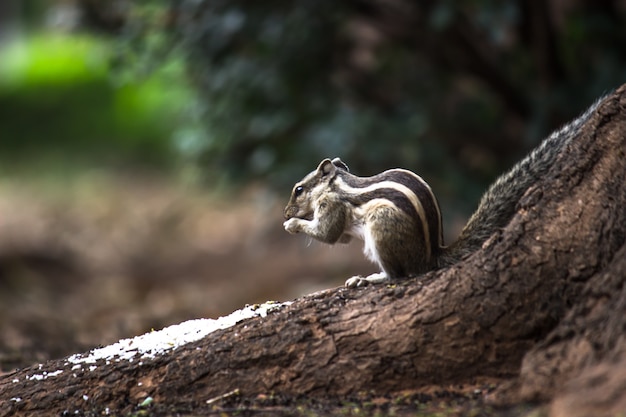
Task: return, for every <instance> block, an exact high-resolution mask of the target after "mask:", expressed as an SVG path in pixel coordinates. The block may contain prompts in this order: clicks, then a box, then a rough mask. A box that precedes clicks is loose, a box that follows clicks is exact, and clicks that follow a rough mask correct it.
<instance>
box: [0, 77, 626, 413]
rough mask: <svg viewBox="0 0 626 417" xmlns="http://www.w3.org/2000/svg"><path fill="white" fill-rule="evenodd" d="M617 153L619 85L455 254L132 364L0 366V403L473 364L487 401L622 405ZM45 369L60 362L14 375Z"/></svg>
mask: <svg viewBox="0 0 626 417" xmlns="http://www.w3.org/2000/svg"><path fill="white" fill-rule="evenodd" d="M625 150H626V86H623V87H621V88H620V89H619V90H617V91H616V92H615V93H614V94H613V95H611V96H610V97H608V98H607V99H606V100H605V101H604V103H602V104H601V105H600V106H599V108H598V110H597V112H596V113H595V114H594V115H593V116H592V117H591V119H590V120H589V121H588V122H587V123H586V124H585V125H584V126H583V127H582V129H581V131H580V134H579V136H578V138H577V139H575V140H574V141H573V143H572V144H571V145H570V146H568V147H567V148H566V149H565V150H564V151H563V152H562V155H561V156H560V157H559V159H558V160H557V161H556V163H555V164H554V166H553V168H552V170H551V171H550V172H549V174H548V175H546V176H545V178H543V179H541V180H540V181H538V182H537V183H536V184H535V185H533V186H532V187H531V188H530V189H529V190H528V191H527V192H526V193H525V195H524V197H523V198H522V199H521V201H520V202H519V209H518V211H517V213H516V215H515V216H514V217H513V219H512V220H511V222H510V223H509V225H508V226H507V227H506V228H504V229H503V230H502V231H500V232H498V233H496V234H495V235H494V236H492V237H491V238H490V239H489V240H488V241H487V242H486V243H485V244H484V245H483V247H482V248H480V249H479V250H478V251H477V252H476V253H475V254H474V255H472V256H471V257H469V258H467V259H466V260H464V261H463V262H461V263H459V264H457V265H455V266H453V267H450V268H448V269H444V270H441V271H437V272H435V273H430V274H427V275H425V276H422V277H419V278H417V279H413V280H409V281H405V282H401V283H398V284H397V285H395V286H382V287H369V288H365V289H355V290H347V289H344V288H338V289H332V290H328V291H325V292H322V293H318V294H313V295H310V296H307V297H303V298H301V299H298V300H296V301H295V302H294V303H293V304H292V305H291V306H289V307H286V308H284V309H281V310H279V311H277V312H275V313H272V314H270V315H268V316H267V317H266V318H254V319H249V320H246V321H244V322H241V323H239V324H238V325H236V326H234V327H231V328H229V329H226V330H221V331H217V332H215V333H212V334H210V335H209V336H207V337H206V338H204V339H203V340H201V341H198V342H195V343H191V344H188V345H185V346H183V347H181V348H178V349H176V350H174V351H173V352H172V353H170V354H166V355H162V356H160V357H157V358H156V359H153V360H145V361H143V362H142V363H141V364H139V363H137V361H135V362H127V361H122V362H113V363H112V364H110V365H105V364H97V365H98V368H97V369H96V370H94V371H88V370H84V371H75V372H73V371H70V369H71V364H70V365H68V364H67V363H66V361H65V360H60V361H51V362H49V363H46V364H43V365H42V366H41V367H33V368H30V369H24V370H20V371H17V372H15V373H12V374H10V375H4V376H2V377H0V416H3V415H8V414H11V413H13V412H18V413H23V414H29V413H32V412H33V411H35V410H46V411H48V412H57V413H59V412H63V411H64V410H69V411H70V412H73V411H72V410H86V409H89V410H94V412H96V411H97V412H102V410H104V409H105V407H109V408H110V409H111V410H117V411H121V412H125V411H128V410H130V409H131V408H132V407H133V406H134V405H136V404H137V403H138V402H140V401H141V400H142V399H144V398H145V397H146V396H148V395H150V396H152V397H153V398H154V399H155V401H157V402H161V403H169V404H180V405H188V406H189V405H190V404H199V403H204V402H205V400H206V399H209V398H213V397H216V396H219V395H221V394H224V393H227V392H229V391H231V390H234V389H239V390H240V391H241V393H242V395H246V396H248V395H249V396H253V395H256V394H259V393H268V392H275V393H283V394H288V395H307V396H320V397H321V396H323V397H332V396H344V395H347V394H352V393H357V392H363V391H371V392H375V393H379V394H382V393H389V392H394V391H398V390H402V389H415V388H419V387H421V386H425V385H432V384H450V383H463V382H468V381H471V380H473V379H475V378H478V377H498V378H508V379H510V381H512V383H511V384H509V385H508V388H507V389H504V390H502V391H501V392H499V393H498V394H497V395H496V396H495V398H494V399H495V400H496V401H499V402H519V401H525V400H539V401H550V400H553V402H552V404H551V408H550V410H551V414H552V415H554V416H583V415H594V416H603V415H607V416H608V415H615V414H616V413H618V412H620V411H624V410H626V400H625V398H624V397H625V394H624V392H625V387H626V342H625V336H624V334H625V333H626V332H625V330H626V329H625V325H626V318H625V317H626V314H625V313H626V289H625V288H624V281H625V278H626V246H625V236H626V191H625V184H626V158H625ZM59 369H63V370H67V371H66V372H63V373H62V374H60V375H57V376H55V377H51V378H48V379H45V380H42V381H36V380H29V379H28V377H29V376H30V375H33V374H35V373H37V374H42V373H43V372H44V371H47V372H54V371H56V370H59ZM73 374H74V375H75V376H74V375H73ZM14 381H17V382H14ZM139 383H141V384H139ZM586 392H588V393H589V394H588V395H584V394H581V393H586ZM598 393H601V395H600V394H598ZM84 395H85V396H87V398H88V400H84V399H83V396H84ZM16 397H19V398H20V399H21V401H20V402H16V401H14V400H13V401H11V400H10V399H11V398H16ZM98 410H99V411H98Z"/></svg>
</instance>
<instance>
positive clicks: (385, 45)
mask: <svg viewBox="0 0 626 417" xmlns="http://www.w3.org/2000/svg"><path fill="white" fill-rule="evenodd" d="M79 4H80V6H81V10H82V12H83V17H84V19H83V23H84V24H85V25H86V27H88V28H91V29H98V30H99V31H101V32H102V33H107V34H110V35H112V36H113V37H115V38H116V39H121V40H122V41H124V42H125V43H124V44H125V45H126V48H125V49H124V51H123V52H124V53H122V54H120V55H118V58H119V59H120V60H119V62H118V64H119V65H121V66H126V67H127V66H128V65H129V64H131V65H134V64H136V63H137V62H142V63H144V64H146V63H147V67H150V68H154V69H157V68H159V65H160V64H161V63H163V62H168V61H167V60H166V61H164V60H163V57H164V53H165V52H168V53H169V56H172V55H174V56H179V57H181V56H182V57H183V59H184V63H185V68H186V70H187V74H188V76H189V79H190V80H191V82H192V83H193V85H194V86H196V87H197V91H198V93H199V95H200V99H199V101H198V103H197V106H195V108H194V109H193V112H194V114H195V117H196V120H201V124H202V126H203V127H204V130H203V132H202V133H199V132H198V131H197V130H194V131H193V132H191V133H190V132H188V133H187V134H181V135H179V136H178V144H177V149H178V150H179V151H181V152H183V153H184V154H185V155H186V156H187V157H190V158H191V159H187V161H190V160H195V161H196V163H199V164H200V165H199V166H201V167H202V169H201V172H202V173H203V175H204V176H205V177H207V178H211V179H216V178H227V179H229V180H232V179H237V180H244V181H249V180H250V179H261V180H264V181H267V182H268V183H269V184H271V185H273V186H278V187H284V186H286V185H289V184H291V183H292V182H293V181H294V179H296V178H299V176H301V175H302V174H303V173H304V172H307V171H308V170H310V169H312V168H313V167H314V166H315V164H316V162H317V161H318V160H320V159H321V158H322V157H327V156H336V155H339V156H341V157H342V158H343V159H344V160H345V161H346V162H348V164H349V165H350V166H351V167H352V169H353V171H355V172H357V173H359V174H363V175H369V174H373V173H375V172H377V171H380V170H382V169H385V168H389V167H398V166H402V167H407V168H410V169H413V170H415V171H417V172H419V173H420V174H422V175H423V176H425V177H426V178H427V179H428V180H429V181H430V182H432V183H433V186H434V187H435V189H437V191H438V194H439V195H440V198H442V199H443V200H444V201H448V200H449V199H453V200H456V201H457V203H458V202H459V201H468V203H465V206H464V205H463V204H461V205H460V206H459V207H462V208H463V209H464V210H466V211H467V210H469V209H471V208H472V207H473V205H474V202H475V200H476V198H477V196H478V195H479V194H480V191H481V190H482V189H483V188H484V186H485V184H486V183H487V182H489V181H490V180H491V179H493V178H494V177H495V176H496V175H497V174H498V173H500V172H501V171H502V170H504V169H506V168H507V167H508V166H510V165H511V164H512V163H514V161H515V160H517V159H519V158H520V157H521V156H522V155H523V154H524V153H525V152H527V151H528V150H529V149H530V148H532V147H533V146H535V145H536V144H537V143H538V142H539V141H540V140H541V139H542V138H543V137H544V136H545V135H546V134H547V133H548V132H549V131H550V130H551V129H554V128H555V127H557V126H559V125H560V124H562V123H564V122H566V121H568V120H569V119H571V118H573V117H575V116H576V115H577V114H579V113H580V112H581V111H582V110H583V109H584V108H585V107H586V106H587V105H589V103H590V102H591V101H593V100H594V99H595V98H597V97H598V96H600V95H601V94H603V93H606V92H607V91H610V90H611V89H612V88H614V87H616V86H617V85H619V84H621V83H623V82H624V81H625V80H626V65H625V64H626V54H624V51H625V50H626V30H624V27H625V26H624V24H625V19H624V18H625V17H626V2H624V1H617V0H607V1H591V0H587V1H583V0H581V1H558V2H557V1H549V2H527V1H520V0H507V1H504V2H492V1H484V0H478V1H477V0H468V1H460V2H459V1H446V0H438V1H433V0H430V1H420V2H412V1H408V0H394V1H386V0H383V1H376V0H374V1H372V0H351V1H346V2H320V1H314V0H298V1H294V2H290V3H285V2H280V1H264V2H249V1H238V0H229V1H225V0H211V1H209V0H173V1H151V2H146V1H132V0H116V1H105V0H81V1H80V2H79ZM452 196H454V197H452Z"/></svg>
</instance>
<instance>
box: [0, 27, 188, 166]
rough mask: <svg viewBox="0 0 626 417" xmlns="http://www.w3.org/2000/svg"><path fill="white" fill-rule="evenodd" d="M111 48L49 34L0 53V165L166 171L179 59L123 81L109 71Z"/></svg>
mask: <svg viewBox="0 0 626 417" xmlns="http://www.w3.org/2000/svg"><path fill="white" fill-rule="evenodd" d="M112 47H113V44H112V43H111V42H110V41H105V40H103V39H99V38H97V37H94V36H89V35H85V34H66V33H60V32H54V31H49V32H40V33H34V34H32V35H30V36H28V37H24V38H16V39H15V40H13V41H12V42H9V43H6V44H5V45H4V46H3V47H2V48H1V49H0V126H2V128H1V130H0V150H1V152H0V154H1V156H0V161H1V162H2V165H4V166H5V167H7V166H15V165H19V164H22V163H23V162H24V161H25V160H27V161H31V162H32V161H33V160H37V162H42V161H46V162H49V163H51V164H53V165H54V164H61V165H63V164H67V163H68V162H71V163H74V164H77V165H81V164H95V165H97V164H101V165H109V166H110V165H114V166H120V165H127V166H130V165H144V166H161V167H166V166H169V165H172V161H173V160H175V159H176V152H175V148H174V146H173V143H172V136H173V135H174V133H175V131H176V128H177V126H178V123H179V122H180V120H181V117H180V116H181V114H180V113H181V103H183V102H184V100H185V98H187V97H189V93H188V92H186V90H185V88H184V83H183V81H182V75H181V73H182V71H183V70H182V66H181V65H180V61H179V63H178V67H176V65H175V63H174V62H173V61H172V62H170V63H169V65H168V66H162V67H160V68H159V70H158V71H156V72H154V73H153V74H151V75H150V77H147V78H145V79H142V80H137V79H135V80H133V82H124V78H123V77H122V76H121V75H116V74H113V73H111V71H110V60H111V56H112V54H113V51H112ZM172 79H173V80H174V82H173V83H172V82H171V80H172ZM168 82H169V83H168Z"/></svg>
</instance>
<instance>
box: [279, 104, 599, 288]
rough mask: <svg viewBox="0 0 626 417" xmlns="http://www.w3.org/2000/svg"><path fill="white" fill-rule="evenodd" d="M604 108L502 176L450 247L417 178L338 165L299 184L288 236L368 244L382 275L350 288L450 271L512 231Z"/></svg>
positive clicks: (324, 166) (326, 164)
mask: <svg viewBox="0 0 626 417" xmlns="http://www.w3.org/2000/svg"><path fill="white" fill-rule="evenodd" d="M601 101H602V99H600V100H597V101H596V102H595V103H594V104H593V105H592V106H591V107H590V108H589V109H587V111H585V112H584V113H583V114H582V115H581V116H580V117H578V118H577V119H575V120H574V121H572V122H571V123H569V124H567V125H565V126H564V127H562V128H561V129H559V130H557V131H555V132H553V133H552V134H551V135H550V136H549V137H548V138H547V139H545V140H544V141H543V142H541V144H540V145H539V146H538V147H537V148H535V149H534V150H533V151H532V152H531V153H530V154H529V155H527V156H526V157H525V158H524V159H522V160H521V161H520V162H519V163H517V164H516V165H515V166H513V168H511V169H510V170H509V171H508V172H506V173H505V174H503V175H501V176H500V177H499V178H498V179H497V180H496V181H495V182H494V183H493V184H492V185H491V186H490V187H489V188H488V189H487V191H486V192H485V194H484V195H483V196H482V198H481V200H480V203H479V205H478V209H477V210H476V211H475V212H474V214H473V215H472V216H471V217H470V219H469V221H468V222H467V224H466V225H465V227H464V228H463V230H462V231H461V234H460V236H459V238H458V239H457V240H456V241H455V242H454V243H452V244H451V245H449V246H444V243H443V227H442V220H441V211H440V208H439V204H438V202H437V199H436V197H435V195H434V193H433V192H432V190H431V188H430V186H429V185H428V184H427V183H426V181H424V180H423V179H422V178H421V177H420V176H419V175H417V174H415V173H413V172H411V171H408V170H404V169H391V170H388V171H384V172H382V173H380V174H377V175H374V176H372V177H358V176H356V175H353V174H351V173H350V171H349V169H348V166H347V165H346V164H345V163H344V162H343V161H342V160H341V159H340V158H334V159H332V160H331V159H324V160H322V161H321V162H320V164H319V165H318V167H317V169H316V170H314V171H312V172H311V173H309V174H308V175H306V176H305V177H304V178H303V179H302V180H301V181H299V182H297V183H296V184H295V185H294V187H293V190H292V192H291V197H290V199H289V202H288V204H287V206H286V207H285V209H284V217H285V219H286V221H285V222H284V224H283V226H284V228H285V230H286V231H287V232H289V233H292V234H295V233H304V234H306V235H308V236H310V237H312V238H314V239H316V240H319V241H321V242H324V243H329V244H335V243H348V242H350V241H351V239H352V238H354V237H356V238H359V239H361V240H363V242H364V248H363V251H364V253H365V255H366V256H367V257H368V258H369V259H370V260H371V261H372V262H374V263H376V264H378V266H379V267H380V269H381V272H380V273H375V274H372V275H369V276H367V277H361V276H355V277H352V278H349V279H348V280H347V281H346V283H345V285H346V286H347V287H361V286H365V285H368V284H376V283H383V282H388V281H390V280H397V279H401V278H408V277H413V276H417V275H420V274H423V273H425V272H428V271H431V270H435V269H439V268H443V267H446V266H450V265H452V264H454V263H456V262H458V261H460V260H461V259H464V258H465V257H467V256H468V255H470V254H471V253H473V252H474V251H475V250H476V249H478V248H480V247H481V245H482V244H483V243H484V242H485V241H486V240H487V239H488V238H489V237H490V236H491V235H492V234H493V233H494V232H496V231H497V230H499V229H501V228H503V227H504V226H506V225H507V224H508V222H509V221H510V220H511V218H512V217H513V215H514V214H515V212H516V211H517V204H518V201H519V199H520V198H521V196H522V195H523V194H524V192H525V191H526V190H527V189H528V188H529V187H530V186H531V185H532V184H533V183H534V182H535V181H537V180H538V179H539V178H540V177H542V176H543V175H544V174H545V173H546V172H547V171H548V169H549V168H550V166H551V165H552V164H553V162H554V161H555V159H556V158H557V157H558V155H560V154H561V153H562V152H563V151H564V150H565V148H566V146H567V144H568V143H570V142H571V141H572V140H573V139H574V138H575V137H576V136H577V134H578V132H579V130H580V127H581V126H582V125H583V124H584V123H585V121H587V120H588V119H589V117H590V116H591V114H592V113H593V112H594V111H595V109H596V108H597V106H598V104H599V103H600V102H601Z"/></svg>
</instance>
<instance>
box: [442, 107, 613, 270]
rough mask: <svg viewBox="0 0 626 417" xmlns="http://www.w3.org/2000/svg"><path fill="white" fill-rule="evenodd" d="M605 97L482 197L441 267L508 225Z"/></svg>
mask: <svg viewBox="0 0 626 417" xmlns="http://www.w3.org/2000/svg"><path fill="white" fill-rule="evenodd" d="M603 99H604V97H602V98H600V99H599V100H597V101H596V102H595V103H594V104H593V105H592V106H591V107H589V109H587V111H585V112H584V113H583V114H582V115H581V116H580V117H578V118H577V119H575V120H574V121H572V122H571V123H569V124H567V125H565V126H563V127H562V128H561V129H559V130H557V131H555V132H553V133H552V134H551V135H550V136H549V137H548V138H547V139H545V140H544V141H543V142H542V143H541V144H540V145H539V146H538V147H537V148H535V149H534V150H533V151H532V152H531V153H530V154H529V155H528V156H526V157H525V158H524V159H523V160H522V161H520V162H518V163H517V164H516V165H515V166H514V167H513V168H511V170H509V171H508V172H507V173H505V174H503V175H501V176H500V177H499V178H498V179H497V180H496V182H494V183H493V184H492V185H491V186H490V187H489V189H488V190H487V192H486V193H485V194H484V195H483V196H482V198H481V200H480V204H479V205H478V209H477V210H476V212H474V214H473V215H472V217H470V219H469V221H468V222H467V224H466V225H465V227H464V228H463V231H462V232H461V235H460V236H459V239H458V240H457V241H456V242H454V243H453V244H452V245H450V246H448V247H447V248H445V249H444V250H443V253H442V254H441V258H440V265H439V266H440V267H443V266H447V265H451V264H453V263H456V262H458V261H459V260H461V259H463V258H464V257H465V256H467V255H469V254H471V253H473V252H474V251H476V250H477V249H478V248H480V247H481V245H482V244H483V243H484V242H485V241H486V240H487V239H488V238H489V237H490V236H491V235H492V234H493V233H494V232H495V231H497V230H498V229H501V228H503V227H504V226H506V225H507V224H508V223H509V221H510V220H511V218H512V217H513V215H514V214H515V212H516V211H517V204H518V202H519V200H520V198H521V197H522V195H523V194H524V192H526V190H527V189H528V188H529V187H530V186H531V185H532V184H534V183H535V182H536V181H537V180H538V179H539V178H541V177H542V176H544V175H545V174H546V173H547V172H548V170H549V169H550V167H551V166H552V164H553V163H554V161H555V159H556V158H557V156H558V155H559V154H560V153H561V152H562V150H563V149H564V148H565V146H566V145H567V144H568V143H570V142H571V141H572V140H574V139H575V138H576V136H577V135H578V134H579V132H580V128H581V127H582V125H583V124H584V123H585V122H586V121H587V120H588V119H589V117H590V116H591V115H592V114H593V112H594V111H595V110H596V108H597V107H598V105H599V104H600V103H601V102H602V100H603Z"/></svg>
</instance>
